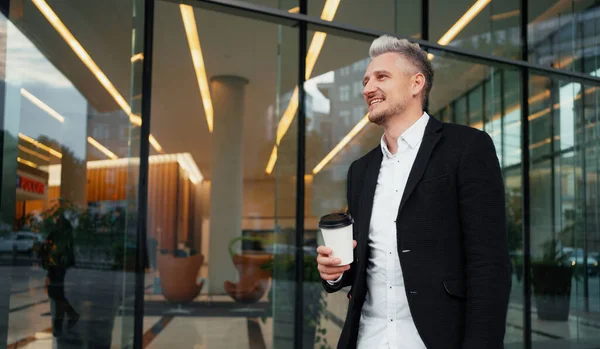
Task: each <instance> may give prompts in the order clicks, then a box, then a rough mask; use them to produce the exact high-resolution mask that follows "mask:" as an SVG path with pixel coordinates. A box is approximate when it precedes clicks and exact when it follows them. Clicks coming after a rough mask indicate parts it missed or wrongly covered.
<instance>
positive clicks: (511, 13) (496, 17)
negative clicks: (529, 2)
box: [490, 10, 521, 21]
mask: <svg viewBox="0 0 600 349" xmlns="http://www.w3.org/2000/svg"><path fill="white" fill-rule="evenodd" d="M519 14H521V11H520V10H513V11H509V12H504V13H498V14H495V15H492V16H491V17H490V19H491V20H492V21H500V20H503V19H508V18H511V17H515V16H518V15H519Z"/></svg>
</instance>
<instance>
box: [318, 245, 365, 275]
mask: <svg viewBox="0 0 600 349" xmlns="http://www.w3.org/2000/svg"><path fill="white" fill-rule="evenodd" d="M353 241H354V243H353V246H352V247H353V248H355V247H356V240H353ZM332 252H333V251H332V250H331V248H329V247H325V246H319V247H318V248H317V253H318V254H319V255H318V256H317V264H318V267H317V269H318V270H319V273H320V274H321V278H322V279H323V280H330V281H334V280H337V279H338V278H339V277H340V276H341V275H342V274H343V273H344V272H345V271H346V270H348V269H350V265H343V266H336V265H337V264H340V263H341V260H340V259H339V258H335V257H329V256H330V255H331V253H332Z"/></svg>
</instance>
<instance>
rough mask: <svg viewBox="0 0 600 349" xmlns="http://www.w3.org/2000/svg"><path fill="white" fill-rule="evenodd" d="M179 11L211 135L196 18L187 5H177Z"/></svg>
mask: <svg viewBox="0 0 600 349" xmlns="http://www.w3.org/2000/svg"><path fill="white" fill-rule="evenodd" d="M179 8H180V10H181V18H182V20H183V26H184V27H185V35H186V36H187V40H188V45H189V47H190V53H191V55H192V63H193V65H194V71H195V72H196V79H197V80H198V87H199V88H200V97H201V98H202V104H203V105H204V114H206V123H207V124H208V130H209V131H210V132H211V133H212V131H213V124H214V110H213V105H212V100H211V98H210V89H209V87H208V79H207V77H206V67H205V66H204V57H203V56H202V48H201V47H200V39H199V38H198V28H197V27H196V17H194V9H193V8H192V7H191V6H189V5H183V4H182V5H179Z"/></svg>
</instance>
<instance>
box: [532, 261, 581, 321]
mask: <svg viewBox="0 0 600 349" xmlns="http://www.w3.org/2000/svg"><path fill="white" fill-rule="evenodd" d="M531 267H532V286H533V295H534V297H535V305H536V307H537V313H538V318H539V319H540V320H549V321H567V320H568V319H569V304H570V301H571V279H572V277H573V268H572V267H571V266H563V265H551V264H541V263H532V266H531Z"/></svg>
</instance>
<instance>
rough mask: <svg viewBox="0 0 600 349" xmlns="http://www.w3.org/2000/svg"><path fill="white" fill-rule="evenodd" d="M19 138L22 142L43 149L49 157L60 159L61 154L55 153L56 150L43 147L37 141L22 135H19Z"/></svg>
mask: <svg viewBox="0 0 600 349" xmlns="http://www.w3.org/2000/svg"><path fill="white" fill-rule="evenodd" d="M19 138H21V139H22V140H24V141H25V142H28V143H31V144H33V145H35V146H36V147H38V148H40V149H44V150H45V151H47V152H48V153H50V154H51V155H54V156H55V157H57V158H59V159H62V154H61V153H59V152H57V151H56V150H54V149H52V148H50V147H49V146H47V145H44V144H42V143H40V142H38V141H36V140H35V139H33V138H31V137H28V136H26V135H24V134H22V133H19Z"/></svg>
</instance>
